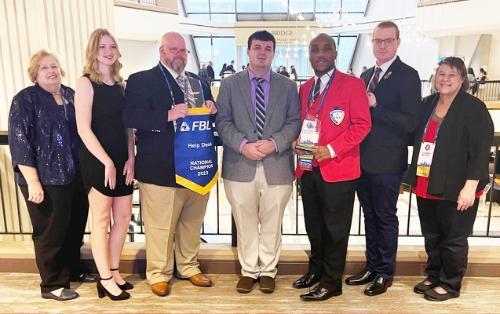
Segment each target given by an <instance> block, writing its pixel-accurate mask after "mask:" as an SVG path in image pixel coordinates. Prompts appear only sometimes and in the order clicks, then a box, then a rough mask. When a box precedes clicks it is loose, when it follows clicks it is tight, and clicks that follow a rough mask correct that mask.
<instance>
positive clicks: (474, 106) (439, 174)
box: [406, 91, 494, 201]
mask: <svg viewBox="0 0 500 314" xmlns="http://www.w3.org/2000/svg"><path fill="white" fill-rule="evenodd" d="M438 100H439V93H437V94H434V95H431V96H429V97H426V98H425V99H424V101H423V105H424V111H423V112H424V114H423V116H422V118H421V119H420V121H419V126H418V127H417V130H416V132H415V141H414V145H413V158H412V162H411V165H410V167H409V169H408V172H407V178H406V182H407V183H408V184H410V185H412V186H415V185H416V182H417V177H416V170H417V160H418V154H419V151H420V144H421V142H422V136H423V133H424V129H425V125H426V123H427V121H428V120H429V117H430V116H431V114H432V112H433V110H434V108H435V106H436V104H437V101H438ZM493 131H494V128H493V121H492V120H491V117H490V114H489V112H488V110H487V109H486V105H485V104H484V103H483V102H482V101H481V100H479V99H478V98H476V97H474V96H472V95H470V94H468V93H466V92H464V91H460V92H459V93H458V95H457V96H456V97H455V99H454V100H453V102H452V104H451V106H450V109H449V110H448V113H447V114H446V116H445V117H444V119H443V121H442V123H441V126H440V128H439V133H438V136H437V139H436V148H435V150H434V156H433V158H432V166H431V169H430V173H429V186H428V188H427V193H428V194H432V195H435V196H440V197H443V198H444V199H446V200H450V201H457V199H458V194H459V193H460V190H461V189H462V188H463V186H464V184H465V181H466V180H480V182H479V184H478V188H477V190H478V191H479V190H481V189H483V188H484V186H485V185H486V184H487V183H488V180H489V173H488V164H489V155H490V148H491V143H492V141H493Z"/></svg>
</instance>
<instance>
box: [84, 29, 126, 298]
mask: <svg viewBox="0 0 500 314" xmlns="http://www.w3.org/2000/svg"><path fill="white" fill-rule="evenodd" d="M120 57H121V55H120V51H119V49H118V46H117V44H116V40H115V38H114V37H113V35H111V33H110V32H109V31H108V30H106V29H103V28H98V29H96V30H95V31H93V32H92V34H90V38H89V41H88V44H87V49H86V51H85V64H84V68H83V76H82V77H80V78H79V79H78V81H77V85H76V94H75V107H76V122H77V126H78V134H80V136H81V138H82V141H83V144H84V145H82V147H81V149H80V162H81V170H82V177H83V182H84V184H85V187H86V189H87V192H88V198H89V203H90V210H91V211H92V233H91V235H90V242H91V246H92V256H93V257H94V261H95V263H96V266H97V270H98V271H99V276H100V279H99V280H98V281H97V294H98V296H99V298H103V297H105V296H108V297H109V298H110V299H111V300H114V301H115V300H125V299H128V298H129V297H130V294H129V293H128V292H127V291H125V290H130V289H133V287H134V286H133V285H132V284H131V283H129V282H127V281H125V280H124V279H123V278H122V276H121V275H120V273H119V266H120V257H121V253H122V249H123V244H124V242H125V237H126V235H127V231H128V228H129V223H130V216H131V210H132V192H133V185H132V183H133V179H134V162H135V153H134V134H133V130H132V129H125V127H124V126H123V122H122V110H123V106H124V94H123V87H122V85H121V83H122V81H123V79H122V77H121V76H120V69H121V67H122V65H121V63H120V61H119V58H120ZM110 226H111V228H110ZM108 230H109V233H108Z"/></svg>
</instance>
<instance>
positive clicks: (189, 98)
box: [175, 75, 196, 108]
mask: <svg viewBox="0 0 500 314" xmlns="http://www.w3.org/2000/svg"><path fill="white" fill-rule="evenodd" d="M175 80H176V81H177V84H178V85H179V87H180V88H181V91H182V92H183V93H184V102H185V103H186V105H187V106H188V108H192V107H196V100H195V99H194V94H193V91H192V90H191V86H190V85H189V82H188V79H187V77H186V76H183V75H179V76H177V78H176V79H175Z"/></svg>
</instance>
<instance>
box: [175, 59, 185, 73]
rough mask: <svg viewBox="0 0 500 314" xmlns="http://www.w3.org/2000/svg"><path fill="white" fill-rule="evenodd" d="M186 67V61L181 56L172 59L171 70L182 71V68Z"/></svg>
mask: <svg viewBox="0 0 500 314" xmlns="http://www.w3.org/2000/svg"><path fill="white" fill-rule="evenodd" d="M185 67H186V62H185V61H184V60H183V59H182V58H175V59H174V60H172V70H174V71H175V72H177V73H181V72H182V71H184V68H185Z"/></svg>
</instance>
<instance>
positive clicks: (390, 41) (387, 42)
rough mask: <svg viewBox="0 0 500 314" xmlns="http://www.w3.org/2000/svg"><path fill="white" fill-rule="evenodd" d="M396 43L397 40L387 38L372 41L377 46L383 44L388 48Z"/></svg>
mask: <svg viewBox="0 0 500 314" xmlns="http://www.w3.org/2000/svg"><path fill="white" fill-rule="evenodd" d="M395 41H396V38H386V39H378V38H375V39H372V43H374V44H375V45H377V46H382V44H384V45H386V46H390V45H392V44H393V43H394V42H395Z"/></svg>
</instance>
